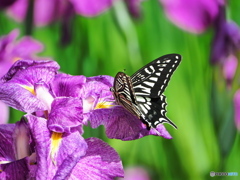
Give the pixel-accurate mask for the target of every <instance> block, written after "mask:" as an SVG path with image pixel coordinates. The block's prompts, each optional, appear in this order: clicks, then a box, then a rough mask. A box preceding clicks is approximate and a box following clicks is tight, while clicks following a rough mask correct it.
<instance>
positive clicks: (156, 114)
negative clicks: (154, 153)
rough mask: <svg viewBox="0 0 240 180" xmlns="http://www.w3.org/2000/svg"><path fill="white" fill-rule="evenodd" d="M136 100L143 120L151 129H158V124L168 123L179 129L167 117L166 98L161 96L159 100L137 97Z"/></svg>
mask: <svg viewBox="0 0 240 180" xmlns="http://www.w3.org/2000/svg"><path fill="white" fill-rule="evenodd" d="M136 99H137V101H138V107H139V109H140V110H141V113H142V115H141V117H142V120H143V121H145V122H146V124H147V125H148V127H149V128H150V127H153V128H156V127H157V125H158V124H162V123H168V124H170V125H172V126H173V127H174V128H176V129H177V126H176V125H175V124H174V123H173V122H172V121H171V120H170V119H168V118H167V117H166V112H167V111H166V106H167V103H166V96H164V95H161V96H160V97H158V98H149V97H144V96H136Z"/></svg>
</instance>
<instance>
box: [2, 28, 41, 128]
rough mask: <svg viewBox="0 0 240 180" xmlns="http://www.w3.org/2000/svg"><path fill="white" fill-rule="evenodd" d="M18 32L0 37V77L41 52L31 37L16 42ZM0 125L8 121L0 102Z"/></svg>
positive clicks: (5, 110)
mask: <svg viewBox="0 0 240 180" xmlns="http://www.w3.org/2000/svg"><path fill="white" fill-rule="evenodd" d="M18 34H19V31H18V30H17V29H16V30H13V31H11V32H10V33H9V34H8V35H6V36H2V37H0V77H2V76H3V75H4V74H6V73H7V72H8V70H9V68H10V67H11V66H12V64H13V63H14V62H15V61H17V60H19V59H24V58H27V59H29V58H34V59H37V57H36V56H35V54H36V53H38V52H41V51H42V50H43V45H42V44H41V43H40V42H38V41H36V40H34V39H33V38H31V37H28V36H25V37H22V38H21V39H20V40H18V41H16V38H17V36H18ZM0 109H1V114H2V116H1V118H0V124H2V123H6V122H7V120H8V111H9V110H8V107H7V106H6V105H5V104H4V103H3V102H0Z"/></svg>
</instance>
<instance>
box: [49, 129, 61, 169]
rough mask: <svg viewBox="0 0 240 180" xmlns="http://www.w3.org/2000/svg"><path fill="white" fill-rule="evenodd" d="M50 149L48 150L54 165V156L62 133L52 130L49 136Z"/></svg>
mask: <svg viewBox="0 0 240 180" xmlns="http://www.w3.org/2000/svg"><path fill="white" fill-rule="evenodd" d="M51 140H52V142H51V151H50V154H51V159H52V162H53V164H54V165H56V161H55V159H54V158H55V156H56V154H57V151H58V149H59V146H60V143H61V141H62V133H56V132H53V133H52V136H51Z"/></svg>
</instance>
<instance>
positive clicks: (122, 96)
mask: <svg viewBox="0 0 240 180" xmlns="http://www.w3.org/2000/svg"><path fill="white" fill-rule="evenodd" d="M111 91H112V92H113V94H114V97H115V100H116V103H117V104H119V105H122V106H123V107H124V108H125V109H126V110H128V111H129V112H130V113H132V114H133V115H135V116H137V117H138V118H140V115H141V112H140V110H139V108H138V106H137V104H136V99H135V95H134V91H133V89H132V83H131V79H130V77H129V76H127V75H126V74H125V73H123V72H119V73H117V75H116V77H115V80H114V86H113V88H112V89H111Z"/></svg>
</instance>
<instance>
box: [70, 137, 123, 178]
mask: <svg viewBox="0 0 240 180" xmlns="http://www.w3.org/2000/svg"><path fill="white" fill-rule="evenodd" d="M86 142H87V145H88V149H87V152H86V154H85V156H83V157H82V158H81V160H80V161H79V162H78V164H77V165H76V166H75V168H74V169H73V171H72V173H71V176H70V179H71V180H73V179H81V180H90V179H94V180H100V179H105V180H111V179H113V178H114V177H123V176H124V171H123V167H122V162H121V159H120V158H119V155H118V154H117V152H116V151H115V150H114V149H113V148H112V147H110V146H109V145H108V144H107V143H105V142H103V141H102V140H100V139H97V138H88V139H86Z"/></svg>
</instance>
